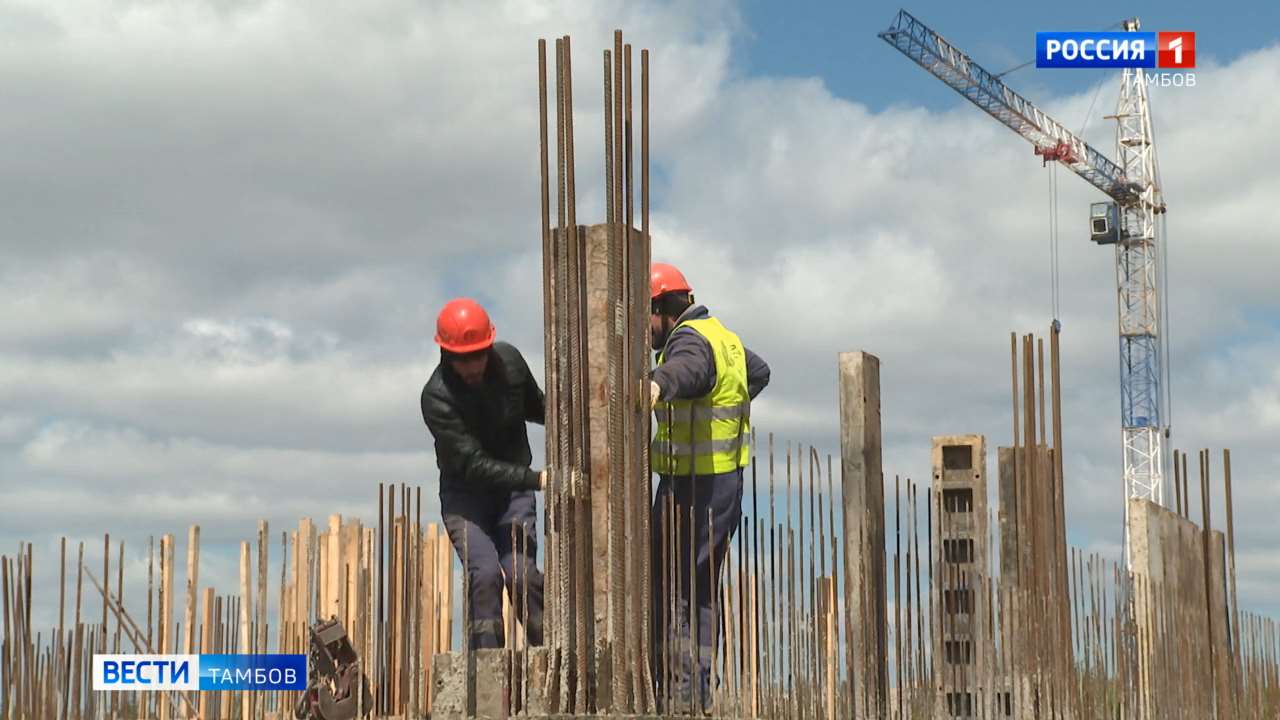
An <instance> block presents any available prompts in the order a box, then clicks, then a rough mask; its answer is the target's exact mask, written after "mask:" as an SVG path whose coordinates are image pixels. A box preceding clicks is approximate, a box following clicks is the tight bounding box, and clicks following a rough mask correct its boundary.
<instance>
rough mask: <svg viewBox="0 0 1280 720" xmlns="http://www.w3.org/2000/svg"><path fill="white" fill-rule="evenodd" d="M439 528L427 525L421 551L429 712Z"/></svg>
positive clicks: (424, 676) (424, 696)
mask: <svg viewBox="0 0 1280 720" xmlns="http://www.w3.org/2000/svg"><path fill="white" fill-rule="evenodd" d="M439 530H440V529H439V526H438V525H436V524H435V523H428V524H427V534H426V538H425V539H424V542H423V551H422V591H421V595H422V605H423V616H424V622H423V623H422V650H421V652H422V688H423V691H422V711H423V712H424V713H430V712H431V689H432V686H431V669H432V665H433V664H434V663H433V662H432V657H433V656H434V654H435V643H436V624H437V620H436V618H437V616H438V613H439V610H438V607H439V606H438V603H437V601H436V563H437V561H438V559H439V556H438V550H437V547H436V545H437V540H436V536H437V534H438V533H439Z"/></svg>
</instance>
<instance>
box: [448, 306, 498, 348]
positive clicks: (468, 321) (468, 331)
mask: <svg viewBox="0 0 1280 720" xmlns="http://www.w3.org/2000/svg"><path fill="white" fill-rule="evenodd" d="M496 335H497V331H496V330H495V329H494V327H493V323H491V322H489V313H487V312H485V311H484V308H482V307H480V303H478V302H476V301H475V300H472V299H470V298H457V299H456V300H450V301H449V302H447V303H445V306H444V309H443V310H441V311H440V317H438V318H436V344H437V345H439V346H440V347H442V348H444V349H445V350H448V351H449V352H452V353H459V354H462V353H470V352H476V351H478V350H484V349H486V348H488V347H490V346H492V345H493V338H494V337H495V336H496Z"/></svg>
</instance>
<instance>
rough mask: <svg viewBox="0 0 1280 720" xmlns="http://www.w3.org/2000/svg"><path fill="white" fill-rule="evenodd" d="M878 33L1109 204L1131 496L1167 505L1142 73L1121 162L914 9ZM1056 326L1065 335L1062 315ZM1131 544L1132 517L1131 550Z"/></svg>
mask: <svg viewBox="0 0 1280 720" xmlns="http://www.w3.org/2000/svg"><path fill="white" fill-rule="evenodd" d="M1123 27H1124V29H1125V30H1126V31H1130V32H1136V31H1137V30H1138V27H1139V24H1138V20H1137V19H1136V18H1134V19H1130V20H1126V21H1125V22H1124V23H1123ZM879 36H880V38H881V39H883V40H884V41H886V42H888V43H889V44H890V45H892V46H893V47H895V48H897V49H898V50H899V51H901V52H902V53H903V54H904V55H906V56H907V57H909V58H911V59H912V60H913V61H915V62H916V64H918V65H920V66H921V67H923V68H924V69H925V70H927V71H929V72H930V73H931V74H932V75H934V76H935V77H937V78H938V79H939V80H941V81H942V82H944V83H946V84H947V85H948V86H950V87H951V88H952V89H954V90H956V91H957V92H959V93H960V94H961V95H963V96H965V98H967V99H968V100H969V101H970V102H972V103H973V104H975V105H977V106H978V107H980V108H982V109H983V110H984V111H986V112H987V113H988V114H989V115H991V116H992V117H994V118H995V119H996V120H999V121H1000V122H1001V123H1003V124H1004V125H1005V126H1006V127H1008V128H1009V129H1011V130H1013V131H1014V132H1016V133H1018V134H1019V135H1021V136H1022V137H1023V138H1025V139H1026V140H1028V141H1029V142H1031V144H1032V145H1034V146H1035V153H1036V155H1039V156H1041V157H1043V158H1044V161H1045V162H1049V161H1056V162H1058V163H1061V164H1062V165H1064V166H1066V167H1067V168H1069V169H1070V170H1072V171H1073V172H1075V173H1076V174H1077V175H1079V176H1080V177H1082V178H1084V180H1085V181H1086V182H1088V183H1089V184H1090V185H1093V186H1094V187H1095V188H1097V189H1098V190H1101V191H1102V192H1103V193H1104V194H1105V195H1107V196H1108V197H1109V198H1110V199H1109V200H1107V201H1104V202H1098V203H1093V204H1092V206H1091V207H1090V213H1089V215H1090V236H1091V239H1092V240H1093V241H1094V242H1096V243H1098V244H1099V245H1112V246H1114V248H1115V258H1116V295H1117V307H1118V315H1119V328H1120V426H1121V435H1122V438H1123V445H1124V487H1125V495H1126V498H1145V499H1148V500H1151V501H1153V502H1155V503H1157V504H1162V501H1163V485H1164V456H1163V452H1162V450H1163V447H1162V446H1163V441H1164V439H1166V438H1167V437H1168V436H1169V427H1168V425H1167V424H1164V423H1165V422H1166V418H1165V416H1164V415H1163V414H1162V405H1163V403H1162V398H1161V388H1162V385H1164V380H1165V376H1164V373H1163V363H1162V360H1161V354H1162V353H1161V347H1160V332H1161V325H1162V324H1163V319H1164V316H1163V312H1162V303H1161V298H1160V293H1159V287H1158V283H1159V276H1160V274H1161V273H1160V269H1159V263H1158V259H1159V255H1158V252H1157V251H1158V250H1159V249H1160V248H1159V247H1158V246H1157V239H1156V217H1157V216H1158V215H1161V214H1163V213H1164V212H1165V204H1164V200H1163V197H1162V195H1161V192H1160V183H1159V177H1158V175H1157V167H1156V154H1155V144H1154V138H1153V137H1152V130H1151V114H1150V108H1149V106H1148V103H1147V81H1146V78H1145V76H1144V74H1143V71H1142V70H1141V69H1139V68H1126V69H1125V70H1124V73H1123V76H1122V78H1121V86H1120V100H1119V103H1118V107H1117V110H1116V114H1115V115H1114V116H1112V117H1114V119H1115V120H1117V128H1116V157H1117V158H1118V162H1113V161H1112V160H1110V159H1108V158H1107V157H1106V156H1105V155H1103V154H1102V153H1101V152H1099V151H1098V150H1096V149H1094V148H1093V147H1091V146H1090V145H1089V144H1088V143H1086V142H1085V141H1084V140H1082V139H1080V138H1079V137H1077V136H1076V135H1075V134H1074V133H1072V132H1071V131H1070V130H1068V129H1067V128H1066V127H1064V126H1063V125H1062V124H1061V123H1059V122H1057V121H1055V120H1054V119H1053V118H1051V117H1049V116H1048V115H1047V114H1045V113H1044V111H1042V110H1040V109H1039V108H1038V107H1036V106H1035V105H1034V104H1032V103H1031V102H1030V101H1028V100H1027V99H1026V98H1024V97H1022V96H1021V95H1019V94H1017V93H1016V92H1014V91H1013V90H1012V89H1010V88H1009V86H1007V85H1006V84H1005V83H1004V82H1003V81H1002V80H1001V79H1000V77H999V76H997V75H994V74H992V73H990V72H988V71H987V70H985V69H984V68H983V67H982V66H980V65H978V64H977V63H975V62H973V60H971V59H970V58H969V56H968V55H966V54H965V53H963V52H961V51H960V50H959V49H957V48H956V47H955V46H954V45H952V44H951V43H949V42H947V41H946V40H945V39H943V37H942V36H941V35H939V34H938V33H936V32H934V31H933V30H931V29H930V28H929V27H928V26H926V25H925V24H924V23H922V22H920V21H919V20H917V19H916V18H915V17H913V16H912V15H911V14H910V13H908V12H907V11H906V10H901V11H899V13H898V15H897V17H896V18H895V19H894V22H893V24H892V25H891V26H890V27H889V29H888V30H885V31H884V32H882V33H880V34H879ZM1054 323H1055V329H1056V328H1057V327H1058V326H1057V319H1056V318H1055V319H1054ZM1128 539H1129V516H1128V512H1127V511H1126V512H1125V541H1126V546H1127V545H1128ZM1127 555H1128V553H1127V552H1126V556H1127Z"/></svg>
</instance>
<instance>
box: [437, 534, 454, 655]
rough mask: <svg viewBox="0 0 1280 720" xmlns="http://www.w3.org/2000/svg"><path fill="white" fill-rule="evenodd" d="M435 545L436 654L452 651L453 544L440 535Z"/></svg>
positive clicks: (443, 535)
mask: <svg viewBox="0 0 1280 720" xmlns="http://www.w3.org/2000/svg"><path fill="white" fill-rule="evenodd" d="M441 538H442V539H441V540H440V541H439V542H437V543H436V552H437V553H438V557H439V561H438V562H437V563H436V587H437V588H439V589H440V590H439V592H438V598H439V604H440V616H439V620H440V624H439V626H438V628H437V630H436V637H437V638H439V641H438V642H437V643H436V652H452V651H453V544H452V543H450V542H447V536H446V535H445V534H444V533H441Z"/></svg>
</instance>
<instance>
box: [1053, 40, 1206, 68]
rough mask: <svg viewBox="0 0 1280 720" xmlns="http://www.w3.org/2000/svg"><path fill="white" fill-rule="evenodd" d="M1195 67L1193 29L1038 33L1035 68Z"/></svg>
mask: <svg viewBox="0 0 1280 720" xmlns="http://www.w3.org/2000/svg"><path fill="white" fill-rule="evenodd" d="M1195 66H1196V34H1195V33H1194V32H1159V33H1154V32H1038V33H1036V67H1038V68H1126V67H1130V68H1162V69H1167V70H1190V69H1193V68H1195Z"/></svg>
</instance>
